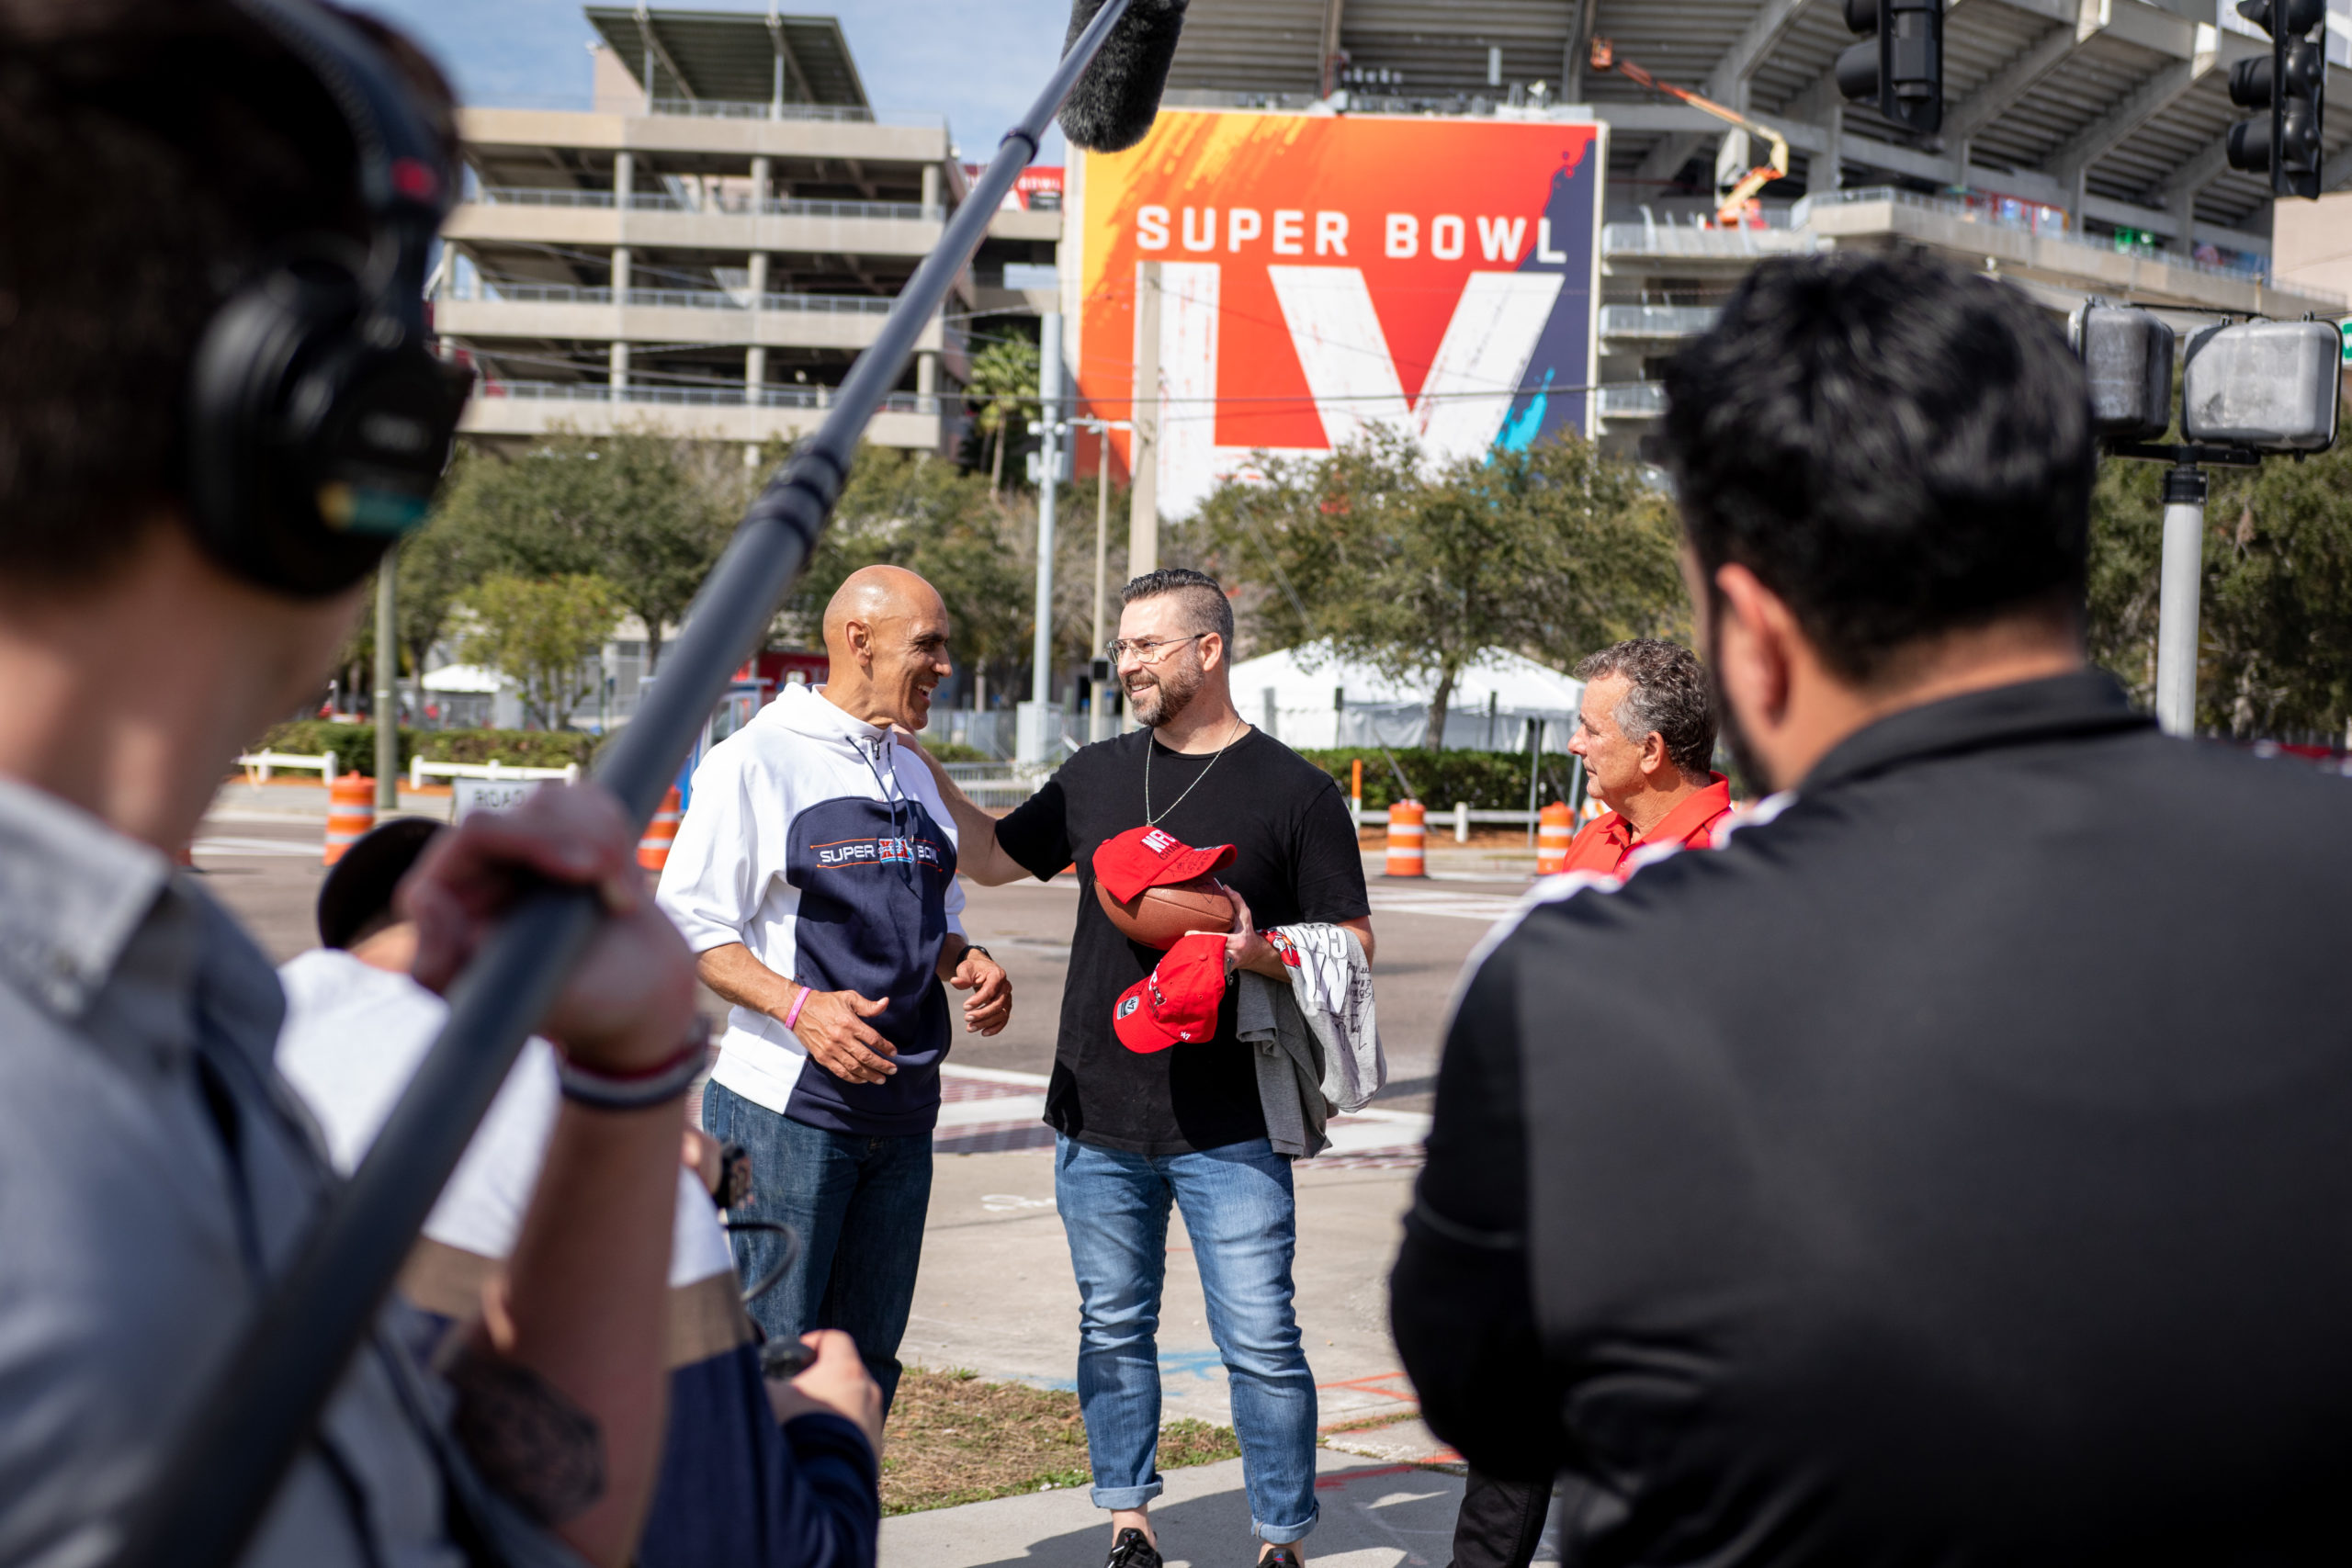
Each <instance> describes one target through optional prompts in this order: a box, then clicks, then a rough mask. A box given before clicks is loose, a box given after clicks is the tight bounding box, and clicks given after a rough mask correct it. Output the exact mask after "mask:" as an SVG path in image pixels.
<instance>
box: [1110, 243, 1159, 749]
mask: <svg viewBox="0 0 2352 1568" xmlns="http://www.w3.org/2000/svg"><path fill="white" fill-rule="evenodd" d="M1127 417H1128V424H1129V434H1128V437H1127V455H1128V457H1129V458H1130V459H1131V460H1130V461H1129V462H1128V464H1127V481H1128V489H1127V576H1128V577H1129V578H1131V579H1132V578H1137V577H1141V576H1142V575H1143V574H1144V573H1146V572H1148V571H1156V570H1159V263H1158V262H1156V261H1148V262H1137V263H1136V384H1135V392H1134V399H1133V401H1132V402H1131V403H1130V405H1129V407H1128V411H1127ZM1095 640H1096V642H1097V643H1098V644H1099V643H1100V642H1101V640H1102V637H1101V634H1100V633H1097V634H1096V638H1095ZM1127 724H1128V727H1129V728H1133V727H1134V724H1135V718H1134V716H1133V715H1130V716H1128V719H1127Z"/></svg>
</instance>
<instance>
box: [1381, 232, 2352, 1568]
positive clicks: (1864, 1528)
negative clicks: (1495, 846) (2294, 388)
mask: <svg viewBox="0 0 2352 1568" xmlns="http://www.w3.org/2000/svg"><path fill="white" fill-rule="evenodd" d="M1667 389H1668V413H1667V417H1666V443H1667V447H1668V454H1669V466H1670V469H1671V471H1672V473H1673V475H1674V477H1675V481H1676V485H1677V488H1678V498H1679V505H1680V508H1681V512H1682V517H1683V523H1684V528H1685V543H1686V550H1685V561H1686V567H1687V570H1688V574H1689V576H1690V579H1691V591H1692V596H1693V599H1694V601H1695V607H1696V610H1697V620H1698V622H1699V625H1700V626H1702V628H1703V631H1704V634H1705V637H1704V640H1705V644H1706V650H1707V658H1708V661H1709V664H1710V666H1711V670H1712V672H1713V678H1714V680H1715V682H1717V686H1718V690H1719V694H1720V696H1721V699H1722V703H1721V708H1722V715H1723V721H1724V729H1725V736H1726V739H1727V740H1728V741H1729V742H1730V743H1731V745H1732V747H1733V750H1734V755H1735V757H1736V758H1737V759H1738V760H1739V761H1740V766H1741V767H1742V769H1743V770H1744V771H1745V772H1747V773H1748V774H1749V776H1750V777H1751V778H1753V779H1755V780H1757V781H1758V782H1759V783H1761V784H1766V785H1768V786H1769V787H1771V788H1773V789H1777V790H1779V791H1781V792H1782V793H1781V794H1780V795H1775V796H1774V797H1772V798H1771V799H1770V800H1767V801H1765V802H1763V803H1761V804H1760V805H1759V807H1758V809H1757V810H1756V812H1755V813H1754V814H1753V817H1752V818H1750V820H1749V823H1748V824H1747V825H1746V826H1741V827H1738V828H1737V829H1736V830H1735V831H1733V832H1732V833H1731V834H1730V836H1729V837H1728V839H1727V840H1724V841H1722V842H1721V843H1720V844H1719V846H1718V847H1717V848H1714V849H1712V850H1706V851H1685V852H1680V853H1677V854H1674V855H1671V856H1669V857H1668V858H1666V859H1664V860H1662V861H1659V862H1657V863H1650V864H1648V865H1646V866H1645V868H1644V870H1643V871H1642V872H1641V874H1639V875H1637V876H1634V877H1633V878H1631V879H1630V880H1628V881H1626V882H1624V883H1623V884H1622V885H1618V884H1613V883H1612V884H1595V883H1591V882H1578V881H1573V880H1570V881H1567V882H1566V884H1565V885H1564V886H1557V887H1553V888H1547V889H1544V890H1540V891H1539V892H1538V893H1537V894H1535V895H1534V896H1533V897H1532V899H1531V901H1530V904H1529V906H1528V908H1526V909H1525V910H1524V911H1523V912H1522V914H1521V916H1520V917H1519V918H1518V919H1517V920H1516V921H1515V922H1512V923H1510V924H1509V925H1507V926H1505V927H1503V928H1499V929H1498V933H1497V935H1496V937H1495V938H1493V939H1491V940H1490V942H1489V943H1488V945H1487V948H1486V949H1484V950H1483V951H1482V953H1481V955H1480V957H1479V959H1478V960H1477V961H1476V963H1475V966H1474V970H1473V972H1472V974H1471V976H1470V977H1469V979H1468V982H1467V985H1466V987H1465V989H1464V993H1463V996H1462V998H1461V999H1460V1002H1459V1005H1458V1008H1457V1010H1456V1013H1455V1016H1454V1018H1453V1022H1452V1024H1451V1026H1450V1031H1449V1038H1448V1042H1447V1049H1446V1055H1445V1057H1444V1061H1443V1064H1442V1068H1441V1072H1440V1077H1439V1087H1438V1096H1437V1109H1436V1116H1435V1126H1434V1129H1433V1131H1432V1134H1431V1135H1430V1158H1429V1165H1428V1167H1427V1169H1426V1171H1425V1173H1424V1175H1423V1177H1422V1179H1421V1184H1420V1190H1419V1196H1418V1201H1417V1203H1416V1207H1415V1210H1414V1213H1413V1214H1412V1216H1411V1218H1410V1220H1409V1221H1408V1239H1407V1242H1406V1246H1405V1250H1404V1253H1403V1256H1402V1258H1401V1259H1400V1260H1399V1263H1398V1266H1397V1273H1396V1276H1395V1279H1394V1281H1393V1298H1392V1305H1393V1311H1394V1315H1395V1325H1396V1330H1397V1340H1398V1343H1399V1345H1400V1347H1401V1348H1402V1350H1403V1353H1404V1357H1405V1361H1406V1365H1407V1367H1408V1370H1409V1371H1411V1373H1412V1375H1413V1378H1414V1381H1415V1382H1416V1384H1417V1385H1418V1387H1419V1391H1420V1395H1421V1398H1422V1401H1423V1408H1424V1410H1425V1412H1426V1414H1427V1416H1428V1419H1429V1421H1430V1425H1431V1426H1432V1427H1434V1428H1435V1429H1436V1430H1437V1431H1438V1432H1439V1433H1440V1434H1442V1436H1444V1437H1445V1438H1447V1439H1448V1440H1449V1441H1451V1442H1453V1443H1454V1444H1455V1445H1457V1446H1458V1447H1459V1449H1460V1450H1461V1451H1462V1452H1463V1454H1464V1457H1465V1458H1466V1459H1468V1460H1469V1461H1470V1462H1471V1463H1472V1464H1473V1465H1474V1466H1476V1467H1477V1468H1478V1469H1479V1470H1480V1471H1482V1472H1486V1473H1488V1474H1492V1475H1495V1476H1498V1477H1501V1478H1504V1479H1507V1480H1521V1481H1534V1482H1541V1481H1542V1480H1544V1478H1545V1477H1547V1476H1549V1475H1550V1474H1552V1473H1553V1472H1554V1471H1555V1470H1560V1471H1565V1472H1567V1474H1568V1475H1569V1476H1570V1478H1571V1480H1572V1482H1573V1483H1574V1485H1573V1488H1572V1494H1571V1495H1572V1498H1573V1506H1571V1507H1570V1508H1568V1509H1567V1510H1565V1512H1566V1515H1567V1517H1566V1522H1565V1527H1564V1532H1563V1540H1562V1554H1563V1558H1564V1560H1565V1561H1568V1562H1612V1563H1613V1562H1625V1563H1634V1562H1638V1563H1685V1562H1707V1563H1722V1564H1730V1563H1740V1564H1747V1563H1795V1562H1804V1563H1808V1564H1820V1563H1864V1562H1868V1563H1898V1562H1939V1563H1945V1564H1961V1565H1965V1564H1991V1563H1999V1564H2003V1565H2029V1564H2042V1563H2049V1564H2059V1563H2082V1562H2134V1563H2171V1562H2183V1563H2187V1562H2199V1563H2206V1562H2272V1563H2285V1562H2323V1561H2335V1560H2336V1559H2338V1558H2340V1556H2341V1554H2342V1539H2343V1534H2344V1529H2343V1524H2342V1519H2341V1507H2342V1499H2343V1498H2344V1496H2346V1495H2347V1493H2352V1449H2347V1447H2346V1443H2345V1442H2344V1440H2343V1437H2342V1434H2343V1432H2344V1431H2345V1429H2346V1426H2347V1423H2352V1335H2347V1334H2346V1332H2345V1330H2344V1325H2345V1323H2346V1319H2347V1316H2352V1248H2347V1247H2346V1246H2345V1245H2344V1224H2345V1215H2346V1213H2352V1139H2347V1138H2346V1128H2347V1126H2352V1055H2347V1051H2346V1025H2345V1022H2344V1010H2343V996H2342V981H2341V976H2342V973H2343V967H2344V960H2343V953H2342V948H2343V941H2344V932H2345V931H2346V930H2352V876H2347V870H2352V792H2347V790H2346V785H2345V784H2344V783H2343V782H2342V781H2340V780H2337V779H2334V778H2330V777H2327V776H2324V775H2322V774H2320V773H2316V772H2314V771H2312V770H2309V769H2307V768H2305V767H2303V766H2301V764H2297V763H2292V762H2283V761H2258V760H2256V759H2255V758H2253V757H2251V756H2248V755H2245V754H2243V753H2241V752H2237V751H2233V750H2227V749H2224V748H2222V747H2218V746H2210V745H2200V744H2196V743H2192V742H2186V741H2180V740H2175V739H2166V738H2165V737H2163V736H2161V735H2159V734H2158V733H2157V731H2156V729H2155V728H2154V725H2153V724H2152V723H2151V722H2150V721H2149V720H2148V719H2147V718H2146V717H2145V716H2143V715H2141V714H2138V713H2135V712H2133V711H2132V710H2131V708H2130V707H2128V706H2127V705H2126V704H2125V701H2124V698H2123V694H2122V693H2121V692H2120V690H2119V689H2118V687H2117V686H2116V685H2115V683H2114V682H2112V681H2111V680H2109V678H2108V677H2107V676H2106V675H2104V674H2102V673H2099V672H2098V671H2092V670H2090V669H2088V668H2086V664H2085V660H2084V655H2083V646H2082V637H2083V630H2082V622H2083V614H2084V589H2085V575H2086V535H2087V516H2088V504H2089V498H2090V490H2091V483H2092V478H2093V473H2094V465H2095V455H2094V449H2093V445H2092V436H2091V432H2090V429H2089V420H2088V409H2087V403H2086V395H2085V390H2084V383H2083V378H2082V373H2081V369H2080V367H2079V366H2078V365H2077V364H2076V363H2075V360H2074V358H2073V357H2072V356H2071V355H2069V354H2068V352H2067V349H2066V346H2065V344H2064V342H2063V341H2062V339H2061V337H2060V335H2059V333H2058V332H2057V331H2056V329H2055V328H2054V327H2053V326H2052V324H2051V323H2050V322H2049V321H2046V320H2045V319H2043V318H2042V316H2041V312H2040V310H2038V309H2037V308H2036V307H2035V306H2034V305H2033V304H2032V303H2031V302H2030V300H2029V299H2026V297H2025V296H2024V295H2022V294H2021V293H2019V292H2018V291H2016V290H2014V289H2012V288H2008V287H2007V286H2005V285H2000V284H1997V283H1994V282H1991V281H1988V280H1985V279H1982V278H1975V277H1969V276H1962V275H1960V274H1957V273H1954V272H1951V271H1949V270H1947V269H1945V268H1944V267H1942V266H1940V265H1937V264H1935V263H1933V262H1931V261H1928V260H1926V259H1923V258H1920V257H1917V256H1916V255H1911V256H1903V255H1898V256H1888V257H1871V256H1860V255H1850V254H1844V253H1840V254H1836V255H1830V256H1820V257H1809V258H1804V259H1797V260H1787V261H1774V262H1768V263H1766V264H1765V265H1762V266H1760V267H1758V269H1757V270H1756V271H1755V272H1754V273H1753V274H1752V275H1750V276H1749V277H1748V278H1747V280H1745V281H1744V282H1743V283H1742V284H1741V285H1740V286H1739V287H1738V288H1736V290H1735V291H1734V292H1733V294H1732V296H1731V298H1730V299H1729V300H1728V301H1727V302H1726V304H1725V305H1724V309H1723V311H1722V315H1721V318H1720V320H1719V321H1718V322H1717V324H1716V325H1715V327H1714V328H1713V330H1712V331H1710V332H1709V333H1707V334H1705V335H1704V336H1703V337H1702V338H1701V339H1700V340H1699V341H1698V342H1697V343H1696V344H1693V345H1692V346H1691V348H1689V349H1688V350H1687V351H1685V352H1684V353H1683V354H1682V355H1679V357H1678V358H1677V359H1676V360H1675V361H1674V362H1673V364H1672V366H1671V367H1670V368H1669V370H1668V376H1667Z"/></svg>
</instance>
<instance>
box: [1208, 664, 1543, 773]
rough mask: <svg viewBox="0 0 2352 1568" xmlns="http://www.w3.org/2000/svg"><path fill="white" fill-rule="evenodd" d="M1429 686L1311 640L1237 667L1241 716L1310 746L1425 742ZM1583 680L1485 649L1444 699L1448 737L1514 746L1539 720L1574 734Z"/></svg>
mask: <svg viewBox="0 0 2352 1568" xmlns="http://www.w3.org/2000/svg"><path fill="white" fill-rule="evenodd" d="M1429 700H1430V699H1429V690H1428V688H1426V687H1416V686H1411V685H1406V684H1402V683H1400V682H1396V681H1393V680H1390V679H1388V678H1387V677H1385V676H1384V675H1381V674H1379V673H1378V672H1377V671H1374V670H1372V669H1371V668H1370V667H1368V666H1366V665H1363V664H1359V663H1356V662H1355V661H1353V660H1344V659H1340V658H1338V657H1337V656H1335V655H1334V654H1333V653H1332V652H1331V650H1330V649H1329V645H1327V644H1323V643H1307V644H1306V645H1304V646H1302V647H1298V648H1286V649H1282V650H1281V651H1279V652H1276V653H1267V654H1261V655H1260V656H1259V657H1257V658H1255V659H1245V660H1242V661H1241V662H1240V663H1238V664H1236V665H1235V666H1234V667H1233V702H1234V705H1235V706H1236V707H1238V708H1239V709H1240V710H1241V716H1243V717H1244V718H1247V719H1249V720H1250V722H1251V723H1253V724H1256V725H1258V726H1259V727H1260V728H1263V729H1266V730H1268V731H1270V732H1271V733H1272V734H1273V735H1274V736H1276V737H1277V738H1278V739H1282V740H1284V741H1287V742H1288V743H1289V744H1291V745H1293V746H1296V747H1301V748H1305V749H1309V750H1312V749H1317V748H1323V747H1334V746H1362V745H1371V744H1374V742H1377V743H1379V744H1381V745H1385V746H1419V745H1423V744H1425V743H1426V739H1427V732H1428V729H1429V722H1428V708H1429ZM1583 700H1584V682H1581V681H1577V680H1575V679H1573V678H1571V677H1569V676H1566V675H1563V674H1561V673H1560V672H1559V671H1556V670H1552V669H1548V668H1546V667H1545V666H1544V665H1541V664H1538V663H1536V662H1535V661H1534V660H1532V659H1526V658H1522V657H1521V655H1519V654H1516V653H1510V652H1506V651H1504V650H1503V649H1487V652H1486V654H1485V655H1484V656H1483V657H1482V658H1480V659H1479V660H1478V661H1477V662H1476V664H1474V665H1473V666H1471V667H1470V668H1469V669H1467V670H1464V671H1463V672H1462V674H1461V676H1460V677H1459V678H1458V679H1457V680H1456V681H1455V682H1454V688H1453V697H1452V699H1451V700H1450V701H1449V702H1448V704H1447V711H1446V723H1445V744H1446V745H1447V746H1449V747H1452V748H1454V749H1456V750H1462V749H1476V750H1493V751H1513V750H1521V749H1523V748H1524V747H1525V746H1526V744H1527V738H1526V728H1525V727H1526V721H1527V720H1528V719H1530V718H1533V719H1537V720H1540V721H1542V722H1543V724H1544V748H1545V750H1554V751H1557V750H1563V749H1565V748H1566V745H1567V741H1568V735H1569V726H1570V725H1571V724H1573V723H1574V721H1575V718H1576V712H1577V705H1578V704H1579V703H1581V702H1582V701H1583Z"/></svg>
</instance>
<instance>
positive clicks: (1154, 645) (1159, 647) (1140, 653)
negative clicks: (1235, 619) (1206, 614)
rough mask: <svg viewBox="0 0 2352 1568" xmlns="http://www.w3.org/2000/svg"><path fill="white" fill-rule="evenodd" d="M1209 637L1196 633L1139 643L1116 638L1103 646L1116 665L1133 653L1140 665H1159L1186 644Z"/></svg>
mask: <svg viewBox="0 0 2352 1568" xmlns="http://www.w3.org/2000/svg"><path fill="white" fill-rule="evenodd" d="M1208 635H1209V634H1208V633H1206V632H1194V633H1193V635H1192V636H1191V637H1171V638H1168V639H1165V640H1161V639H1158V638H1155V639H1153V640H1152V641H1149V642H1138V641H1136V639H1134V638H1132V637H1113V638H1112V639H1111V640H1110V641H1109V642H1106V643H1104V644H1103V652H1104V653H1106V654H1108V655H1109V656H1110V659H1111V662H1112V663H1114V664H1116V663H1118V662H1119V660H1123V659H1125V658H1126V657H1127V655H1129V654H1131V653H1132V654H1134V655H1135V657H1136V662H1137V663H1139V664H1157V663H1159V661H1160V660H1163V659H1165V658H1167V657H1168V656H1169V655H1170V654H1171V653H1173V652H1175V651H1176V650H1177V649H1180V648H1182V647H1183V646H1184V645H1185V644H1186V643H1188V642H1198V641H1200V640H1201V638H1203V637H1206V636H1208Z"/></svg>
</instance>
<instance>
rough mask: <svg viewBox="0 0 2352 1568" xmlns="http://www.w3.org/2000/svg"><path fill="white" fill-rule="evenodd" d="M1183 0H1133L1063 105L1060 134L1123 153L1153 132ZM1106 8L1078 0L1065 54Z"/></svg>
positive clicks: (1086, 145)
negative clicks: (1153, 120)
mask: <svg viewBox="0 0 2352 1568" xmlns="http://www.w3.org/2000/svg"><path fill="white" fill-rule="evenodd" d="M1184 6H1185V0H1135V3H1134V4H1133V5H1132V6H1128V7H1127V14H1126V15H1125V16H1124V17H1120V18H1119V22H1118V25H1117V26H1116V27H1114V28H1112V29H1111V36H1110V37H1109V38H1108V39H1104V40H1103V51H1102V52H1101V53H1100V54H1097V55H1096V56H1095V57H1094V62H1093V63H1092V64H1091V65H1089V66H1088V67H1087V68H1086V71H1085V73H1084V74H1082V75H1080V77H1079V79H1078V85H1077V86H1076V87H1074V88H1072V89H1071V90H1070V95H1069V102H1067V103H1065V104H1064V105H1062V134H1063V135H1065V136H1067V137H1069V139H1070V141H1071V142H1072V143H1073V144H1075V145H1077V146H1080V147H1083V148H1086V149H1087V150H1088V151H1090V152H1124V151H1125V150H1126V149H1127V148H1130V147H1132V146H1134V145H1135V144H1136V142H1138V141H1142V140H1143V139H1144V135H1145V133H1146V132H1148V131H1149V130H1151V121H1152V117H1153V116H1155V115H1157V114H1158V113H1159V95H1160V93H1161V91H1162V90H1163V89H1164V88H1166V87H1167V85H1168V67H1169V66H1170V64H1172V63H1173V62H1175V59H1176V39H1177V36H1178V35H1179V34H1181V33H1182V31H1183V30H1184ZM1102 9H1103V0H1074V3H1073V4H1072V5H1071V6H1070V13H1069V39H1067V40H1065V41H1064V43H1063V45H1062V48H1063V50H1064V51H1065V52H1067V51H1068V50H1069V46H1070V45H1071V44H1073V43H1076V42H1077V41H1078V35H1079V34H1080V33H1081V32H1084V31H1085V30H1086V25H1087V24H1088V23H1089V22H1091V21H1092V20H1093V19H1094V16H1095V13H1096V12H1098V11H1100V10H1102Z"/></svg>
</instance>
